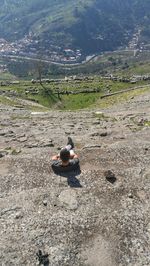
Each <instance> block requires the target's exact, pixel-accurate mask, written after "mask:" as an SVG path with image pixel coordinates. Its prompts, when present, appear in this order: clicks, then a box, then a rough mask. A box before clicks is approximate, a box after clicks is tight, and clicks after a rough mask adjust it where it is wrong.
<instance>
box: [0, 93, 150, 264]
mask: <svg viewBox="0 0 150 266" xmlns="http://www.w3.org/2000/svg"><path fill="white" fill-rule="evenodd" d="M0 108H1V112H0V116H1V130H0V147H1V148H0V157H1V158H0V183H1V192H0V207H1V212H0V228H1V233H0V234H1V235H0V264H1V265H3V266H6V265H7V266H10V265H13V266H21V265H23V266H24V265H28V266H29V265H30V266H32V265H33V266H35V265H51V266H58V265H63V266H67V265H68V266H72V265H74V266H146V265H149V264H150V254H149V240H150V219H149V218H150V217H149V213H150V209H149V208H150V204H149V195H150V193H149V189H150V124H149V121H150V93H145V94H143V95H141V96H138V97H135V98H132V99H130V101H128V102H127V103H125V104H122V105H121V104H120V105H118V106H115V107H113V108H110V109H107V110H93V111H88V110H87V111H86V110H85V111H80V112H58V111H51V112H47V113H31V112H29V111H26V110H25V109H23V108H22V109H19V108H11V107H8V106H7V107H6V106H3V105H1V107H0ZM101 112H103V113H101ZM67 136H72V138H73V139H74V141H75V144H76V152H77V153H78V154H79V156H80V166H81V173H80V174H78V173H70V174H68V176H57V175H55V174H54V173H53V171H52V169H51V167H50V164H51V160H50V158H51V156H52V155H53V154H55V153H58V152H59V150H60V148H61V147H62V146H63V145H64V144H65V143H66V141H67ZM108 170H110V171H111V173H110V172H109V171H108ZM39 250H41V251H42V254H43V255H45V256H42V255H41V254H39V257H38V256H37V254H36V253H38V251H39ZM46 253H47V254H46ZM39 263H41V264H39Z"/></svg>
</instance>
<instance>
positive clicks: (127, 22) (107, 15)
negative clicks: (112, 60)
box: [0, 0, 150, 54]
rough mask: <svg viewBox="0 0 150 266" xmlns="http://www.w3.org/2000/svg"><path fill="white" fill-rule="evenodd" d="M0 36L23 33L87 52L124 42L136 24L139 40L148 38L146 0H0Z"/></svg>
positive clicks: (18, 36)
mask: <svg viewBox="0 0 150 266" xmlns="http://www.w3.org/2000/svg"><path fill="white" fill-rule="evenodd" d="M0 4H1V10H0V38H5V39H8V40H11V41H14V40H19V39H21V38H23V37H24V36H25V35H30V36H31V37H32V38H37V39H39V40H40V43H41V47H43V51H44V49H45V48H47V47H48V46H49V45H50V44H52V45H58V46H63V47H69V48H73V47H75V48H76V49H81V50H82V51H83V53H85V54H90V53H96V52H101V51H108V50H114V49H117V48H118V47H120V46H126V45H127V44H128V42H129V41H130V39H131V38H132V36H133V33H134V32H135V31H136V29H137V28H139V29H140V30H141V42H142V41H143V40H144V41H146V42H149V39H150V26H149V25H150V11H149V10H150V2H149V1H148V0H144V1H141V0H132V1H129V0H127V1H126V2H125V3H123V2H122V1H120V0H113V1H110V0H106V1H105V2H104V1H103V0H93V1H92V0H89V1H87V2H86V4H85V3H84V1H81V0H80V1H79V0H76V1H72V0H71V1H68V0H63V1H60V0H57V1H54V0H50V1H49V2H47V1H45V0H44V1H42V2H41V1H39V0H32V1H29V0H27V1H24V0H22V1H18V0H13V1H10V0H8V1H4V0H0Z"/></svg>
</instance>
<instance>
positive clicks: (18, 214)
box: [15, 212, 23, 219]
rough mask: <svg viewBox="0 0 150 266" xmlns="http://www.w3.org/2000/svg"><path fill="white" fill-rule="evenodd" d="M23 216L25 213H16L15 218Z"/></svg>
mask: <svg viewBox="0 0 150 266" xmlns="http://www.w3.org/2000/svg"><path fill="white" fill-rule="evenodd" d="M21 218H23V214H22V213H21V212H18V213H16V216H15V219H21Z"/></svg>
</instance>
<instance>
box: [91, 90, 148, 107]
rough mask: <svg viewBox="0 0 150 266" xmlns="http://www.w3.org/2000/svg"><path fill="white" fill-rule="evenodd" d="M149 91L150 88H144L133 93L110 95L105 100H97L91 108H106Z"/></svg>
mask: <svg viewBox="0 0 150 266" xmlns="http://www.w3.org/2000/svg"><path fill="white" fill-rule="evenodd" d="M149 90H150V88H144V89H137V90H133V91H128V92H124V93H121V94H117V95H112V96H109V97H107V98H103V99H99V100H98V101H97V102H96V104H95V105H94V106H93V107H96V108H97V107H98V108H108V107H110V106H112V105H115V104H119V103H123V102H126V101H128V100H129V99H131V98H132V97H136V96H138V95H141V94H143V93H145V92H148V91H149Z"/></svg>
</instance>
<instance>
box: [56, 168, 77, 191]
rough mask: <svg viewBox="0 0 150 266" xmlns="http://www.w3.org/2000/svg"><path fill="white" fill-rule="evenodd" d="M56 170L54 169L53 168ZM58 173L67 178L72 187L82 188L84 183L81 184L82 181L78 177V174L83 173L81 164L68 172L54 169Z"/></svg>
mask: <svg viewBox="0 0 150 266" xmlns="http://www.w3.org/2000/svg"><path fill="white" fill-rule="evenodd" d="M53 171H54V169H53ZM54 173H55V174H56V175H59V176H63V177H66V178H67V182H68V185H69V186H70V187H75V188H81V187H82V185H81V184H80V181H79V180H78V179H77V178H76V176H78V175H80V174H81V169H80V166H78V167H77V168H76V169H75V170H72V171H68V172H62V173H61V172H59V173H57V172H56V171H54Z"/></svg>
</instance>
